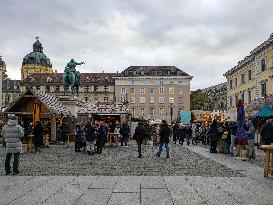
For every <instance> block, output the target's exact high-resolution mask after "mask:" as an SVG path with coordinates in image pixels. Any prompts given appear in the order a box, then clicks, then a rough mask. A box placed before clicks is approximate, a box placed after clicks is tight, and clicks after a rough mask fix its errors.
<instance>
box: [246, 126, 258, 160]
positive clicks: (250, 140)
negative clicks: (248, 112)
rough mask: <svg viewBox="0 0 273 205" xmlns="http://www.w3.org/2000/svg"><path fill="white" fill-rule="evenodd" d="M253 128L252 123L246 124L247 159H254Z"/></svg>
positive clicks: (254, 131)
mask: <svg viewBox="0 0 273 205" xmlns="http://www.w3.org/2000/svg"><path fill="white" fill-rule="evenodd" d="M255 133H256V130H255V127H254V126H253V124H252V122H249V123H248V131H247V137H248V138H247V146H248V158H249V159H251V158H253V159H255V148H254V142H255Z"/></svg>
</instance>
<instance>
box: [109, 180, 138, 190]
mask: <svg viewBox="0 0 273 205" xmlns="http://www.w3.org/2000/svg"><path fill="white" fill-rule="evenodd" d="M140 183H141V177H138V176H124V177H119V180H118V182H117V184H116V186H115V189H114V191H113V192H140Z"/></svg>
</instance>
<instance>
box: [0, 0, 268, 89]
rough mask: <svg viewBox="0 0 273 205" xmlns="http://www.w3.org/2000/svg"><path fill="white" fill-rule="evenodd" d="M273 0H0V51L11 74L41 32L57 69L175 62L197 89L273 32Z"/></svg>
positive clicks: (13, 75) (87, 69)
mask: <svg viewBox="0 0 273 205" xmlns="http://www.w3.org/2000/svg"><path fill="white" fill-rule="evenodd" d="M272 8H273V1H272V0H228V1H227V0H196V1H194V0H192V1H190V0H154V1H151V0H117V1H114V0H113V1H111V0H92V1H88V0H85V1H84V0H73V1H72V0H46V1H42V0H24V1H22V0H16V1H15V0H0V53H1V54H2V56H3V60H4V61H5V62H6V64H7V69H8V75H9V77H10V78H11V79H20V68H21V63H22V59H23V57H24V56H25V55H26V54H28V53H30V52H31V51H32V44H33V43H34V42H35V37H36V36H39V37H40V42H41V43H42V44H43V47H44V53H45V54H46V55H47V57H49V58H50V59H51V62H52V64H53V67H54V68H53V69H54V70H58V72H63V70H64V67H65V65H66V63H67V62H68V61H69V60H70V59H71V58H74V59H75V60H76V61H85V63H86V64H85V65H82V66H79V67H77V69H78V70H79V71H80V72H102V71H104V72H117V71H119V72H120V71H122V70H123V69H125V68H127V67H128V66H131V65H174V66H177V67H178V68H180V69H182V70H183V71H185V72H187V73H188V74H190V75H192V76H194V78H193V80H192V82H191V84H192V85H191V90H196V89H198V88H205V87H208V86H211V85H214V84H217V83H221V82H224V81H225V78H224V77H223V73H225V72H226V71H227V70H229V69H231V68H232V67H234V66H235V65H236V64H237V63H238V61H239V60H242V59H243V58H244V57H245V56H246V55H249V53H250V51H251V50H253V49H254V48H255V47H256V46H258V45H259V44H261V43H262V42H263V41H265V40H266V39H268V38H269V36H270V34H271V33H273V12H272Z"/></svg>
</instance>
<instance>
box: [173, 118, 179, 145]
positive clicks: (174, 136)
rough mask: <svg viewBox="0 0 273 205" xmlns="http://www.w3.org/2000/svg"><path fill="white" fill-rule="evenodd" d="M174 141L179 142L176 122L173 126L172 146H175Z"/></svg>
mask: <svg viewBox="0 0 273 205" xmlns="http://www.w3.org/2000/svg"><path fill="white" fill-rule="evenodd" d="M176 140H179V124H178V122H176V123H175V124H174V125H173V141H174V144H176Z"/></svg>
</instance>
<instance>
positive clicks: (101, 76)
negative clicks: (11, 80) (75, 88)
mask: <svg viewBox="0 0 273 205" xmlns="http://www.w3.org/2000/svg"><path fill="white" fill-rule="evenodd" d="M63 75H64V73H32V74H31V75H29V76H28V77H27V78H26V79H24V80H23V81H22V84H32V85H42V84H52V83H56V84H63ZM114 75H115V74H114V73H81V84H90V83H93V84H114V79H113V76H114Z"/></svg>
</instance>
